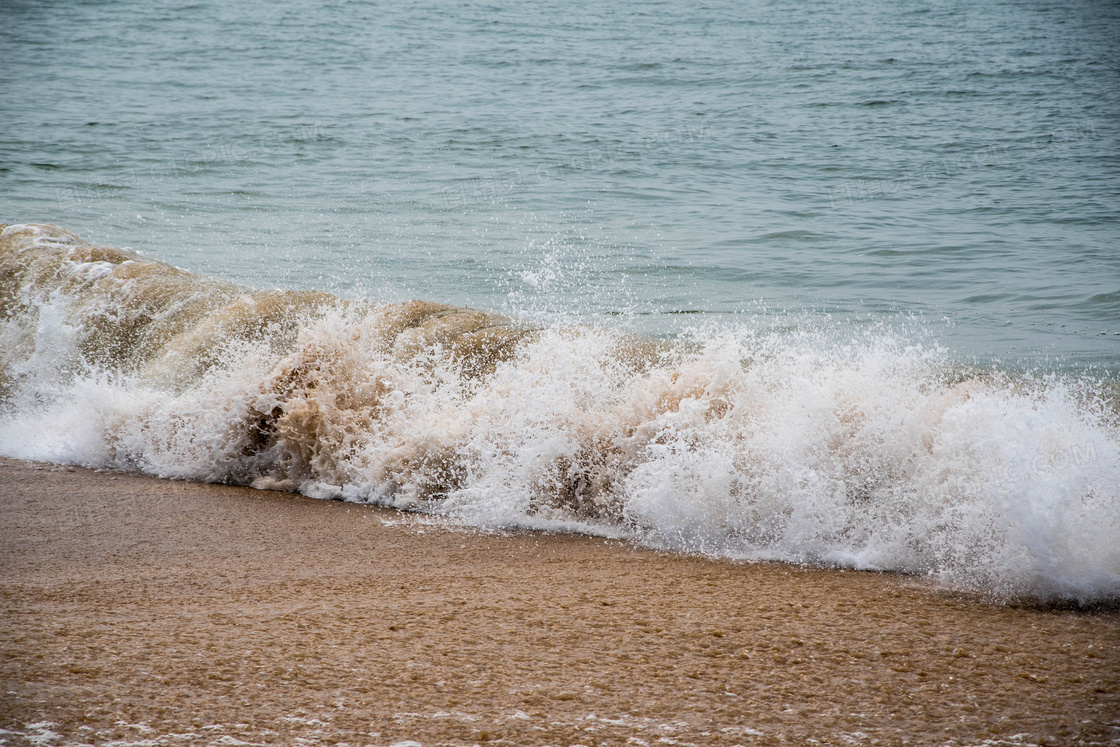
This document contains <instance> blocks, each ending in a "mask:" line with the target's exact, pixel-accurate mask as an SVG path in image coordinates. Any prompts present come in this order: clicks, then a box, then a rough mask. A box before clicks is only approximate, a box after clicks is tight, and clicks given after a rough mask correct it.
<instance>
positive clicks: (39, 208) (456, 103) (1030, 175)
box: [0, 1, 1120, 372]
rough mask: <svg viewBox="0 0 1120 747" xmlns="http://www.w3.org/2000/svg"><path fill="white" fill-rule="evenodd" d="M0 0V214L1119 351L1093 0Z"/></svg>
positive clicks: (271, 272) (317, 262)
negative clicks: (486, 0) (534, 2)
mask: <svg viewBox="0 0 1120 747" xmlns="http://www.w3.org/2000/svg"><path fill="white" fill-rule="evenodd" d="M3 11H4V15H5V18H6V22H5V26H6V27H7V31H6V33H5V35H4V39H3V41H2V42H0V90H2V92H3V94H2V96H0V122H2V123H3V125H2V127H0V221H2V222H13V223H14V222H52V223H56V224H59V225H62V226H65V227H66V228H69V229H71V230H73V231H75V232H77V233H78V234H79V235H81V236H83V237H84V238H86V239H90V240H96V241H100V242H104V243H108V244H113V245H117V246H129V247H132V248H134V249H136V250H138V251H140V252H141V253H143V254H145V255H146V256H149V257H153V258H156V259H160V260H163V261H166V262H170V263H172V264H175V265H179V266H182V267H185V268H188V269H191V270H193V271H197V272H200V273H203V274H207V275H210V276H216V277H220V278H225V279H230V280H234V281H236V282H239V283H243V284H248V285H250V286H253V287H260V288H269V287H283V288H293V289H310V288H319V289H325V290H330V291H332V292H336V293H340V294H342V295H345V296H349V297H355V298H366V299H371V300H385V301H396V300H405V299H409V298H414V297H416V298H424V299H432V300H437V301H442V302H447V303H453V304H460V305H469V306H472V307H475V308H485V309H492V310H498V311H504V312H507V313H513V314H517V315H523V316H529V317H534V318H541V319H545V320H552V319H556V320H560V321H573V320H575V321H582V322H591V323H594V324H596V325H599V326H608V327H619V328H625V329H630V330H635V331H640V332H646V333H652V334H657V335H672V334H674V333H675V332H677V331H678V330H681V329H684V328H686V327H690V326H695V325H706V324H711V323H715V324H725V323H731V324H737V323H740V322H742V321H743V320H749V323H751V324H755V325H761V326H763V327H766V328H775V329H789V328H799V327H804V326H805V325H809V326H824V327H825V328H828V329H831V330H833V331H834V333H835V336H836V337H837V338H838V339H843V338H844V337H845V336H846V335H851V334H855V333H857V331H858V330H860V329H862V328H866V327H868V326H869V325H878V324H883V323H886V324H887V325H889V326H891V327H892V328H897V329H903V330H905V334H907V335H912V336H913V337H914V339H915V340H920V341H921V342H922V344H925V345H934V346H936V345H940V346H943V347H944V348H946V349H947V350H948V351H949V352H950V355H951V356H952V357H953V358H954V359H957V360H959V361H961V362H964V363H972V362H979V363H983V364H987V363H997V364H998V365H1000V366H1002V367H1006V368H1030V369H1042V370H1059V371H1061V370H1077V369H1082V368H1084V367H1093V368H1095V369H1097V370H1103V371H1106V372H1115V371H1116V368H1117V361H1118V360H1120V241H1118V239H1120V149H1118V147H1117V146H1118V134H1120V124H1118V123H1120V95H1118V94H1120V68H1118V60H1120V56H1118V55H1117V54H1116V53H1117V46H1118V45H1117V41H1116V40H1117V39H1120V6H1117V5H1116V4H1115V3H1111V4H1109V3H1100V2H1084V3H1072V4H1069V5H1068V6H1067V7H1058V6H1056V5H1054V4H1053V3H1047V2H1041V1H1039V2H1001V3H966V2H935V3H916V2H901V3H888V2H871V3H867V2H860V3H854V2H851V3H847V2H841V3H833V2H830V3H823V2H809V3H804V4H798V5H796V6H793V7H787V6H785V5H782V4H770V3H756V2H736V3H708V4H705V5H703V6H694V5H691V4H687V5H686V4H671V3H638V4H635V3H611V2H608V3H599V4H596V5H595V6H594V7H579V6H576V5H574V4H573V5H563V4H561V5H557V6H554V7H536V6H525V5H522V4H508V5H500V4H470V3H450V2H433V3H421V4H409V5H406V6H403V7H402V6H397V5H389V4H386V5H380V4H372V5H371V4H359V3H328V4H324V5H321V6H318V5H315V6H311V5H307V6H304V5H301V4H295V3H264V2H241V3H235V4H228V5H227V4H219V3H214V4H211V3H181V2H175V3H170V2H151V3H120V4H113V5H105V4H102V3H94V2H86V3H66V4H58V5H50V4H45V5H44V4H26V3H5V4H4V8H3Z"/></svg>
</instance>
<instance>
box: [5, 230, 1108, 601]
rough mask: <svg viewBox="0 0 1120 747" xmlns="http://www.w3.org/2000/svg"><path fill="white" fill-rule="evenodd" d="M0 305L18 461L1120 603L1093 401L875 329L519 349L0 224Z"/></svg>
mask: <svg viewBox="0 0 1120 747" xmlns="http://www.w3.org/2000/svg"><path fill="white" fill-rule="evenodd" d="M0 304H2V306H0V308H2V310H3V328H2V330H0V340H2V341H3V343H4V345H3V350H4V358H3V360H2V363H3V378H2V379H0V383H2V384H3V395H4V406H3V412H2V417H0V450H2V451H3V453H5V454H7V455H9V456H15V457H19V458H26V459H44V460H49V461H56V462H70V463H77V464H85V465H89V466H99V467H112V468H119V469H133V470H142V471H145V472H149V473H152V474H156V475H161V476H165V477H177V478H188V479H200V480H210V481H219V482H231V483H239V484H251V485H254V486H256V487H259V488H275V489H281V490H290V491H299V492H302V493H305V494H307V495H312V496H315V497H321V498H342V499H346V500H351V501H358V502H373V503H380V504H384V505H390V506H396V507H399V508H408V509H413V510H424V511H431V512H438V513H443V514H446V515H450V516H454V517H456V518H458V519H459V520H461V521H464V522H468V523H471V524H474V525H477V526H483V527H508V526H521V527H531V528H539V529H554V530H556V529H558V530H565V531H583V532H591V533H597V534H605V535H610V536H618V537H628V538H631V539H634V540H636V541H640V542H643V543H647V544H650V545H654V546H658V547H663V548H668V549H673V550H681V551H690V552H703V553H711V554H718V555H723V556H730V557H738V558H750V559H775V560H785V561H795V562H809V563H818V564H829V565H840V566H845V567H851V568H861V569H881V570H891V571H902V572H906V573H913V574H921V575H926V576H930V577H933V578H936V579H940V580H942V581H945V582H947V583H949V584H951V585H953V586H955V587H958V588H964V589H970V590H975V591H979V592H981V593H983V594H986V595H988V596H989V597H991V598H993V599H998V600H1009V599H1022V598H1036V599H1043V600H1057V599H1072V600H1077V601H1081V602H1087V601H1092V600H1100V599H1109V598H1116V597H1118V596H1120V494H1118V486H1120V437H1118V428H1117V423H1116V412H1115V409H1114V408H1113V407H1111V406H1109V405H1107V404H1106V402H1105V400H1104V398H1103V395H1102V392H1103V391H1104V389H1103V388H1102V385H1095V384H1091V383H1084V382H1071V381H1067V380H1062V379H1059V378H1036V379H1032V378H1029V377H1023V376H1019V377H1011V376H1007V375H1003V374H999V373H986V374H984V375H965V374H963V373H962V372H961V371H960V370H958V369H955V368H954V367H952V366H950V365H949V364H948V363H947V362H946V360H945V358H944V354H943V352H942V351H939V350H937V349H936V348H930V347H928V346H925V347H923V346H921V345H917V344H915V343H914V342H913V340H912V339H909V338H908V337H907V336H905V335H903V334H900V333H896V332H892V331H891V330H890V329H879V330H874V331H869V332H868V333H866V335H864V336H863V337H862V338H861V339H855V340H853V339H844V340H837V339H835V338H834V337H833V336H831V335H830V333H829V332H828V330H817V331H815V332H814V331H800V332H796V331H795V332H783V333H774V332H762V331H758V330H754V329H751V328H750V327H749V326H743V325H740V326H737V327H733V328H723V329H717V330H710V331H707V332H703V333H702V332H699V331H694V332H693V333H692V334H691V336H690V337H689V338H688V339H682V340H678V341H677V342H675V343H673V344H666V343H662V342H657V341H652V340H646V339H641V338H636V337H634V336H627V335H623V334H620V333H616V332H611V331H607V330H599V329H590V328H578V327H571V328H552V329H528V328H525V327H522V326H520V325H518V324H517V323H516V322H514V321H513V320H511V319H510V318H508V317H505V316H501V315H497V314H491V313H487V312H480V311H475V310H471V309H462V308H457V307H452V306H446V305H442V304H438V303H429V302H421V301H414V302H410V303H407V304H393V305H375V304H362V303H355V302H342V301H339V300H337V299H335V298H333V297H331V296H328V295H326V294H318V293H311V292H291V291H288V292H281V291H268V292H257V291H247V290H245V289H242V288H238V287H236V286H232V285H229V284H224V283H220V282H216V281H212V280H208V279H206V278H200V277H198V276H194V275H191V274H190V273H186V272H184V271H182V270H176V269H175V268H170V267H167V266H165V265H162V264H160V263H158V262H153V261H151V260H146V259H143V258H141V257H138V256H137V255H135V254H133V253H131V252H127V251H124V250H116V249H108V248H97V247H91V246H89V245H88V244H85V243H84V242H82V241H81V240H80V239H78V238H77V237H76V236H73V235H72V234H69V233H67V232H65V231H62V230H61V229H57V228H54V227H43V226H39V227H33V226H9V227H7V228H5V229H4V231H3V233H2V234H0Z"/></svg>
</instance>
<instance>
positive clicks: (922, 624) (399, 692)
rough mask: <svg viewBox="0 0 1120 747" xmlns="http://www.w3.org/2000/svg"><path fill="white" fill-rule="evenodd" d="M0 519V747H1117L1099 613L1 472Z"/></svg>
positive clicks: (913, 585) (1111, 633)
mask: <svg viewBox="0 0 1120 747" xmlns="http://www.w3.org/2000/svg"><path fill="white" fill-rule="evenodd" d="M0 494H2V498H0V594H2V602H0V662H2V663H0V679H2V680H3V682H2V683H0V689H2V690H3V694H2V695H0V727H3V728H4V729H7V730H9V732H8V733H3V732H0V743H3V742H7V743H9V744H20V743H22V742H23V741H26V742H28V743H30V742H31V740H33V739H39V740H41V741H39V742H38V743H40V744H55V743H63V742H85V743H102V742H105V741H108V740H113V739H120V740H127V741H128V742H130V743H141V742H142V743H144V744H169V745H171V744H174V745H179V744H210V743H212V744H236V743H239V742H240V743H245V742H251V743H269V744H298V743H303V744H313V743H323V744H332V743H348V744H351V745H365V744H374V745H387V744H392V743H394V742H398V741H403V740H416V741H417V742H420V743H422V744H423V745H425V747H427V746H428V745H436V744H474V743H482V742H489V743H492V744H519V745H546V744H547V745H572V744H584V745H597V744H627V743H629V744H647V743H648V744H651V745H652V744H657V743H661V744H689V743H691V744H699V745H734V744H742V745H752V744H787V743H788V744H806V743H809V740H810V739H816V740H819V741H820V742H822V743H825V744H980V743H983V742H984V740H1000V741H995V742H989V744H1000V743H1006V744H1030V743H1043V744H1074V743H1112V744H1115V743H1116V742H1115V741H1114V740H1117V739H1120V614H1117V613H1116V612H1115V611H1111V612H1110V611H1105V612H1100V611H1098V612H1096V613H1085V612H1073V611H1055V610H1038V609H1016V608H1007V607H997V606H991V605H986V604H983V603H981V602H978V601H976V600H969V599H965V598H962V597H959V596H955V595H951V594H947V593H945V592H943V591H941V592H939V591H937V590H934V589H931V588H929V587H928V586H924V585H922V584H920V583H918V582H917V581H915V580H913V579H908V578H905V577H900V576H893V575H885V574H871V573H855V572H843V571H823V570H806V569H801V568H796V567H791V566H786V565H781V564H755V565H751V564H743V563H733V562H724V561H714V560H708V559H703V558H693V557H682V556H674V555H668V554H663V553H658V552H653V551H649V550H642V549H635V548H632V547H629V546H627V545H625V544H621V543H618V542H614V541H605V540H602V539H595V538H588V537H575V536H551V535H542V534H529V533H511V534H502V535H495V534H485V533H481V532H476V531H469V530H464V529H461V528H455V527H448V526H445V525H442V524H440V523H439V522H435V521H433V520H430V519H423V518H422V517H417V516H413V515H406V514H400V513H397V512H394V511H389V510H383V509H375V508H367V507H361V506H353V505H346V504H341V503H329V502H320V501H314V500H310V499H306V498H301V497H298V496H292V495H286V494H280V493H268V492H260V491H253V490H248V489H241V488H231V487H220V486H212V485H199V484H193V483H184V482H169V481H161V480H156V479H153V478H147V477H140V476H133V475H120V474H111V473H99V472H92V471H88V470H73V469H66V468H60V467H49V466H43V465H33V464H27V463H23V462H14V461H10V460H9V461H3V460H0ZM42 722H52V724H53V725H45V724H43V723H42ZM52 733H54V734H58V735H61V737H60V738H59V739H58V740H56V741H52V738H51V734H52ZM20 735H22V736H20ZM1016 735H1018V736H1016ZM21 740H22V741H21ZM300 740H305V741H303V742H300ZM1003 740H1006V741H1003Z"/></svg>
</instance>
